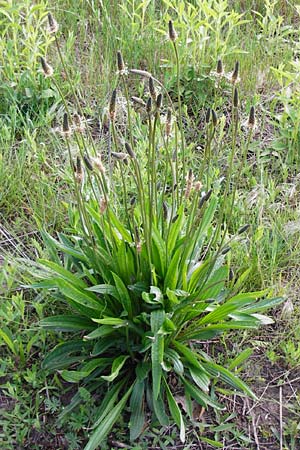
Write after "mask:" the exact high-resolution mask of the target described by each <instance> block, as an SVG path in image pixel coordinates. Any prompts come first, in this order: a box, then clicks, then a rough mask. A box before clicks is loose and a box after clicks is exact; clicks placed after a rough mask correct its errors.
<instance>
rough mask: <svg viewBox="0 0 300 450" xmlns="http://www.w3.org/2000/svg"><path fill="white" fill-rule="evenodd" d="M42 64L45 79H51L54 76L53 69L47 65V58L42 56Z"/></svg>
mask: <svg viewBox="0 0 300 450" xmlns="http://www.w3.org/2000/svg"><path fill="white" fill-rule="evenodd" d="M41 64H42V69H43V72H44V75H45V77H51V75H53V68H52V67H51V66H50V65H49V64H48V63H47V61H46V60H45V58H43V57H42V56H41Z"/></svg>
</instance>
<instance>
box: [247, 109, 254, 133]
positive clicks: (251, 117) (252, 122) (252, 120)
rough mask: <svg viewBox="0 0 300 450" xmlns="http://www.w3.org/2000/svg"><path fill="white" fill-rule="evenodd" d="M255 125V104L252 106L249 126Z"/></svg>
mask: <svg viewBox="0 0 300 450" xmlns="http://www.w3.org/2000/svg"><path fill="white" fill-rule="evenodd" d="M254 126H255V108H254V106H251V108H250V113H249V119H248V127H249V128H254Z"/></svg>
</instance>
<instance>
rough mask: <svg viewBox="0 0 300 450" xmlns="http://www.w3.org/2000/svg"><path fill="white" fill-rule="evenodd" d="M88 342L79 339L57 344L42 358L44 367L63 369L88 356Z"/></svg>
mask: <svg viewBox="0 0 300 450" xmlns="http://www.w3.org/2000/svg"><path fill="white" fill-rule="evenodd" d="M88 349H90V344H89V343H86V342H84V341H82V340H81V339H78V340H75V341H68V342H63V343H62V344H58V345H57V346H56V347H55V348H54V349H53V350H52V351H51V352H50V353H49V354H48V355H47V356H46V358H45V359H44V361H43V368H44V369H51V370H53V369H63V368H65V367H68V366H69V365H70V364H72V363H75V362H82V361H84V360H85V359H87V358H89V354H88V353H87V351H88Z"/></svg>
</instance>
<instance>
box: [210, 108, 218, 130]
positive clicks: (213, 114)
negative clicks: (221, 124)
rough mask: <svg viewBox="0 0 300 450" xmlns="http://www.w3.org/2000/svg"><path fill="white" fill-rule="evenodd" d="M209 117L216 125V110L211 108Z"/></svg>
mask: <svg viewBox="0 0 300 450" xmlns="http://www.w3.org/2000/svg"><path fill="white" fill-rule="evenodd" d="M211 119H212V123H213V126H214V127H216V126H217V123H218V117H217V114H216V111H215V110H214V109H212V110H211Z"/></svg>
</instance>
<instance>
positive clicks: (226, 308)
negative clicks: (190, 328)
mask: <svg viewBox="0 0 300 450" xmlns="http://www.w3.org/2000/svg"><path fill="white" fill-rule="evenodd" d="M236 309H237V305H235V304H227V303H225V304H223V305H220V306H219V305H218V306H216V308H215V309H214V310H213V311H211V312H210V313H208V314H206V315H205V316H204V317H203V318H202V319H200V320H198V321H197V325H199V326H200V325H204V324H205V323H214V322H219V321H221V320H224V319H225V318H227V317H228V315H229V314H230V313H231V312H233V311H235V310H236Z"/></svg>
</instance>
